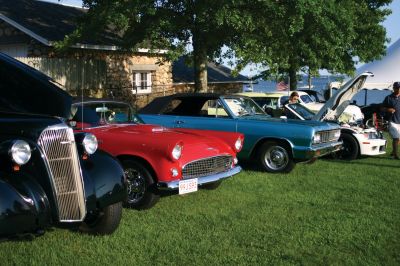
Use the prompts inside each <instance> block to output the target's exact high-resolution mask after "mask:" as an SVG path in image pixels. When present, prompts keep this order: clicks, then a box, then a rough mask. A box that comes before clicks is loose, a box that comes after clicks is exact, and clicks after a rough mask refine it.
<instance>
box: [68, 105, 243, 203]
mask: <svg viewBox="0 0 400 266" xmlns="http://www.w3.org/2000/svg"><path fill="white" fill-rule="evenodd" d="M73 109H75V111H74V113H75V115H74V117H73V120H72V121H73V122H74V125H75V127H74V128H75V130H76V131H78V132H88V133H92V134H94V135H96V136H97V138H98V139H99V146H100V148H101V149H104V150H105V151H108V152H109V153H111V154H112V155H114V156H115V157H117V158H118V159H119V161H120V162H121V163H122V165H123V167H124V169H125V174H126V177H127V180H128V198H127V200H126V202H125V204H126V206H128V207H131V208H136V209H147V208H150V207H152V206H153V205H154V204H155V203H156V202H157V201H158V199H159V196H160V194H159V192H160V191H159V190H178V191H179V194H184V193H189V192H194V191H197V188H198V187H203V188H208V189H215V188H217V187H218V186H219V185H220V183H221V181H222V180H223V179H225V178H228V177H231V176H233V175H235V174H237V173H239V172H240V170H241V168H240V166H238V165H237V158H236V153H237V152H239V151H240V150H241V148H242V146H243V135H242V134H239V133H228V132H219V131H211V130H191V129H169V128H165V127H163V126H159V125H146V124H144V123H143V121H142V120H141V119H140V118H138V117H137V116H136V115H135V113H134V112H133V109H132V108H131V106H130V105H129V104H127V103H124V102H120V101H114V100H105V99H85V100H83V101H82V100H77V101H76V102H75V103H74V104H73Z"/></svg>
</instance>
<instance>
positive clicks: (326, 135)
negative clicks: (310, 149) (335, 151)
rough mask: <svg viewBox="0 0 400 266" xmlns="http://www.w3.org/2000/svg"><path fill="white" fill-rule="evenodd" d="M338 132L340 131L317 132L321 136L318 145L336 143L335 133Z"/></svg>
mask: <svg viewBox="0 0 400 266" xmlns="http://www.w3.org/2000/svg"><path fill="white" fill-rule="evenodd" d="M338 131H340V129H335V130H327V131H319V132H318V133H319V134H320V136H321V142H320V143H327V142H334V141H338V137H335V133H337V132H338Z"/></svg>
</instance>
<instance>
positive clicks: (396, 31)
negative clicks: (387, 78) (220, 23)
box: [46, 0, 400, 76]
mask: <svg viewBox="0 0 400 266" xmlns="http://www.w3.org/2000/svg"><path fill="white" fill-rule="evenodd" d="M46 1H48V2H55V3H61V4H65V5H72V6H79V7H81V6H82V1H81V0H46ZM388 8H389V9H391V10H392V14H391V15H390V16H388V17H387V18H386V20H385V21H384V22H383V26H384V27H385V28H386V33H387V37H388V38H390V42H389V44H388V46H390V45H391V44H392V43H394V42H395V41H397V40H398V39H400V0H393V2H392V3H391V4H390V5H389V6H388ZM256 72H257V71H255V70H254V66H249V67H246V68H245V69H244V70H243V71H242V72H240V74H242V75H245V76H252V75H254V74H256Z"/></svg>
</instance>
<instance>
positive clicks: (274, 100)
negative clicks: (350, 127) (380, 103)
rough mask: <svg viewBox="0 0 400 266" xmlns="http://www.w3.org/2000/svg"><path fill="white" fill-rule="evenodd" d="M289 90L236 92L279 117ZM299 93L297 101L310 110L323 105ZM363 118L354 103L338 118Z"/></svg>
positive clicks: (347, 119)
mask: <svg viewBox="0 0 400 266" xmlns="http://www.w3.org/2000/svg"><path fill="white" fill-rule="evenodd" d="M290 93H291V91H289V92H288V91H286V92H249V93H248V92H243V93H238V94H239V95H244V96H248V97H251V98H252V99H253V100H254V101H255V102H256V103H257V104H258V105H259V106H261V107H262V108H263V109H264V110H265V111H266V112H267V113H268V114H269V115H272V116H273V117H279V116H280V115H282V111H283V105H284V104H285V103H286V102H287V101H288V100H289V94H290ZM297 93H298V94H299V96H300V97H299V103H301V104H302V105H304V106H305V107H307V108H308V109H309V110H311V111H312V112H314V113H316V112H318V111H319V110H320V109H321V108H322V107H323V106H324V103H322V102H315V101H314V100H313V98H312V97H310V95H308V94H307V93H306V92H303V91H297ZM363 118H364V115H363V113H362V112H361V109H360V108H359V107H358V106H356V105H352V104H350V105H348V106H347V107H346V109H345V110H344V111H343V112H342V115H341V117H340V118H339V120H340V121H342V122H350V123H362V121H363Z"/></svg>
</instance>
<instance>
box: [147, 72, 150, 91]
mask: <svg viewBox="0 0 400 266" xmlns="http://www.w3.org/2000/svg"><path fill="white" fill-rule="evenodd" d="M146 77H147V88H146V89H148V90H151V72H148V73H146Z"/></svg>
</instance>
